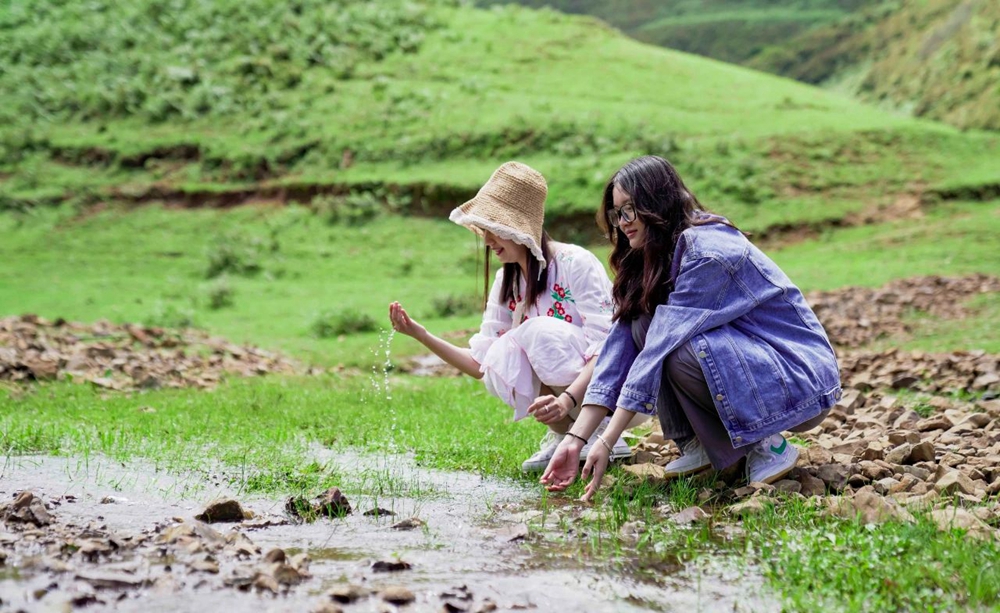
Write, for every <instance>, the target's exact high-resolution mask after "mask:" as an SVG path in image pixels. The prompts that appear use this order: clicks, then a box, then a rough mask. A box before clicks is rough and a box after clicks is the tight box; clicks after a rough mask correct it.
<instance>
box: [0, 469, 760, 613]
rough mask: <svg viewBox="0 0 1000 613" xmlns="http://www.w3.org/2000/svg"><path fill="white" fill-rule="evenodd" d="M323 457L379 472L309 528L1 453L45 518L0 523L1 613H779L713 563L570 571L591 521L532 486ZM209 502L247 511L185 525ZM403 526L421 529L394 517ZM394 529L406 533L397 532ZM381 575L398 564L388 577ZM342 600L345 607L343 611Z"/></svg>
mask: <svg viewBox="0 0 1000 613" xmlns="http://www.w3.org/2000/svg"><path fill="white" fill-rule="evenodd" d="M323 455H325V456H326V457H324V458H322V459H323V461H331V460H336V461H337V462H338V463H339V464H340V466H341V468H342V470H343V469H347V468H353V469H354V470H356V471H359V472H362V473H367V474H370V475H382V476H383V477H384V479H383V480H382V481H381V482H380V481H378V479H375V480H364V481H362V482H361V483H362V485H359V486H357V487H356V488H355V489H354V490H352V489H350V488H345V491H346V493H347V495H348V496H349V497H350V501H351V505H352V506H353V508H354V511H353V512H352V513H351V514H350V515H346V516H344V517H342V518H335V519H329V518H319V519H317V520H316V521H313V522H311V523H300V522H295V521H289V518H288V517H287V516H286V514H285V513H284V502H285V501H284V499H278V498H269V497H259V496H258V497H250V496H234V495H235V494H236V493H235V492H231V491H226V490H224V489H220V488H219V487H217V486H213V485H210V484H208V483H206V482H204V481H200V480H197V479H195V478H186V477H184V476H179V475H165V474H163V473H162V472H157V471H155V470H154V469H152V468H151V467H150V466H148V465H145V464H144V463H142V462H130V463H128V464H127V465H122V464H119V463H117V462H114V461H112V460H109V459H108V458H91V459H90V460H89V461H86V462H85V461H82V460H78V459H65V458H53V457H32V456H28V457H13V458H10V459H9V460H8V462H7V464H6V465H5V466H4V467H3V472H2V477H0V502H3V503H7V502H9V501H11V500H13V499H14V498H15V496H16V495H17V494H19V493H22V492H27V491H30V492H32V493H34V494H35V495H36V496H37V498H38V499H39V500H38V502H40V503H43V504H44V505H45V506H46V507H47V509H48V515H49V516H50V517H51V523H48V524H47V525H40V526H39V525H35V524H32V523H24V522H20V521H14V520H13V519H10V520H9V521H6V522H5V523H4V524H3V525H2V527H0V554H3V556H4V557H5V560H6V564H5V565H0V600H2V604H0V609H3V610H12V611H15V610H21V609H23V610H26V611H34V610H70V609H74V608H78V607H83V606H86V607H88V610H94V609H95V606H96V608H97V609H100V610H116V611H140V610H141V611H143V612H144V613H150V612H153V611H177V610H195V609H201V610H213V611H215V610H226V611H230V612H236V611H254V612H257V611H260V610H265V611H313V610H329V611H335V610H338V609H337V608H336V607H340V608H342V609H343V610H344V611H359V612H360V611H379V612H381V611H394V610H402V611H491V610H499V611H510V610H525V609H531V610H539V611H551V610H556V609H561V608H570V609H573V610H578V611H666V610H699V611H723V610H725V611H752V610H776V608H777V606H778V605H777V604H776V603H775V601H774V600H773V597H772V596H770V595H768V593H767V592H766V591H765V590H764V589H763V588H762V580H761V579H760V577H757V576H754V575H753V574H752V571H751V570H748V569H747V568H745V567H741V568H738V569H737V568H734V567H732V566H731V565H727V564H724V563H722V562H721V560H722V558H719V560H714V559H713V560H700V561H699V562H698V563H696V564H693V565H691V566H689V567H685V566H684V565H681V564H679V563H675V564H669V565H662V566H659V567H649V566H647V565H644V564H643V561H642V560H618V561H616V562H607V561H604V562H601V561H596V560H591V561H587V560H581V559H579V556H578V555H577V554H576V551H577V549H576V548H575V547H572V546H568V545H567V544H566V542H565V540H566V539H570V540H572V539H587V538H591V537H592V536H594V535H592V534H587V533H586V532H585V529H584V528H582V527H581V528H579V529H578V530H575V529H573V528H572V526H574V525H577V522H578V521H579V518H580V517H581V515H585V514H587V513H591V514H592V513H594V510H593V509H588V508H587V507H585V506H582V505H578V504H570V503H568V502H567V503H565V504H563V505H562V506H561V508H558V509H555V510H552V509H549V510H546V512H545V513H543V512H542V511H540V510H539V509H538V508H537V505H538V504H539V503H538V500H539V496H538V492H537V491H536V488H534V487H531V486H523V485H519V484H516V483H511V482H504V481H499V480H492V479H484V478H481V477H478V476H475V475H470V474H464V473H449V472H442V471H432V470H425V469H420V468H418V467H416V466H415V465H414V463H413V462H412V461H411V460H409V459H407V458H404V457H391V458H372V457H364V458H363V457H359V456H353V455H344V454H342V453H338V454H333V453H330V452H324V453H323ZM389 479H391V480H392V482H394V483H403V484H407V485H406V487H404V488H402V489H403V490H405V491H402V492H401V493H400V494H399V495H395V496H387V495H379V494H378V493H377V492H378V490H379V489H380V487H381V486H380V485H379V483H383V484H384V483H386V482H388V480H389ZM397 489H398V488H397ZM412 494H416V495H412ZM26 496H27V494H22V498H23V497H26ZM225 496H233V497H236V498H237V499H238V500H239V502H240V503H241V504H242V506H243V508H244V509H245V510H248V511H251V512H252V513H253V515H254V516H255V517H254V518H253V519H250V520H245V521H242V522H236V523H215V524H212V525H208V524H205V523H202V522H199V521H197V520H195V519H194V516H195V515H197V514H199V513H201V512H202V511H203V510H204V508H205V506H206V503H208V502H209V501H211V500H213V499H217V498H219V497H225ZM36 508H37V507H36ZM374 509H383V510H384V511H386V512H382V513H377V514H376V513H372V512H371V511H373V510H374ZM414 517H416V518H419V520H420V521H411V522H405V521H404V520H407V519H410V518H414ZM43 523H44V522H43ZM400 523H404V524H408V525H411V526H415V527H412V528H411V529H401V528H399V527H398V525H399V524H400ZM529 525H530V528H529ZM394 526H397V527H394ZM567 526H570V529H569V530H567ZM276 549H280V550H281V552H280V553H277V552H275V551H274V550H276ZM303 554H305V555H303ZM0 559H3V558H0ZM279 559H281V560H283V561H282V562H277V563H275V562H276V560H279ZM401 562H403V563H405V564H401ZM398 567H408V568H406V569H405V570H391V569H393V568H398ZM352 590H353V592H354V595H357V596H358V598H357V599H356V600H354V601H353V602H350V603H345V602H343V601H344V600H347V599H348V597H349V596H351V595H352V594H351V591H352ZM334 596H336V597H337V598H340V600H341V601H340V602H338V601H337V600H336V599H335V598H334ZM411 598H412V602H409V603H408V604H398V603H403V602H405V601H408V600H410V599H411ZM390 600H393V601H394V602H396V603H397V604H391V603H390V602H389V601H390ZM322 606H326V607H327V608H326V609H322V608H321V607H322Z"/></svg>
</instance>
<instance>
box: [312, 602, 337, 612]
mask: <svg viewBox="0 0 1000 613" xmlns="http://www.w3.org/2000/svg"><path fill="white" fill-rule="evenodd" d="M312 613H344V610H343V609H342V608H340V607H338V606H337V605H335V604H333V603H332V602H321V603H319V604H317V605H316V606H315V607H313V609H312Z"/></svg>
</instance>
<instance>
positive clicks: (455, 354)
mask: <svg viewBox="0 0 1000 613" xmlns="http://www.w3.org/2000/svg"><path fill="white" fill-rule="evenodd" d="M389 319H390V320H391V321H392V327H393V329H395V330H396V331H397V332H400V333H402V334H405V335H407V336H410V337H413V338H414V339H416V340H417V341H419V342H420V344H422V345H423V346H424V347H427V348H428V349H430V350H431V351H432V352H434V354H435V355H437V356H438V357H439V358H441V359H442V360H444V361H445V362H447V363H448V364H451V365H452V366H454V367H455V368H457V369H459V370H460V371H462V372H463V373H465V374H467V375H469V376H470V377H474V378H476V379H482V378H483V373H482V371H481V370H480V369H479V362H477V361H476V360H474V359H473V358H472V352H471V351H469V349H467V348H465V347H457V346H455V345H453V344H451V343H449V342H448V341H446V340H444V339H443V338H439V337H437V336H434V335H433V334H431V333H430V332H428V331H427V328H425V327H424V326H422V325H420V324H419V323H417V322H416V321H415V320H414V319H412V318H411V317H410V316H409V315H408V314H407V313H406V310H405V309H404V308H403V306H402V305H401V304H399V303H398V302H393V303H392V304H390V305H389Z"/></svg>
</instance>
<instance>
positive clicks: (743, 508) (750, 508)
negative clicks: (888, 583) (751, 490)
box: [726, 498, 764, 517]
mask: <svg viewBox="0 0 1000 613" xmlns="http://www.w3.org/2000/svg"><path fill="white" fill-rule="evenodd" d="M726 510H727V511H728V512H729V514H730V515H735V516H737V517H748V516H750V515H757V514H760V513H762V512H763V511H764V503H763V502H761V499H760V498H750V499H748V500H745V501H743V502H739V503H737V504H734V505H732V506H731V507H729V508H728V509H726Z"/></svg>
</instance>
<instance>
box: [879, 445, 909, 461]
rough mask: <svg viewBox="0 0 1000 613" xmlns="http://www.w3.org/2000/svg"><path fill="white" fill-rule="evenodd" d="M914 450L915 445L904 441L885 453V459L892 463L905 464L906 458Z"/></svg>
mask: <svg viewBox="0 0 1000 613" xmlns="http://www.w3.org/2000/svg"><path fill="white" fill-rule="evenodd" d="M911 451H913V445H911V444H910V443H903V444H902V445H899V446H898V447H893V448H892V449H890V450H889V453H887V454H885V461H886V462H889V463H890V464H903V463H905V461H906V458H908V457H910V452H911Z"/></svg>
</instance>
